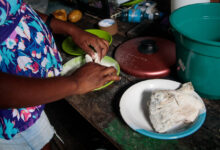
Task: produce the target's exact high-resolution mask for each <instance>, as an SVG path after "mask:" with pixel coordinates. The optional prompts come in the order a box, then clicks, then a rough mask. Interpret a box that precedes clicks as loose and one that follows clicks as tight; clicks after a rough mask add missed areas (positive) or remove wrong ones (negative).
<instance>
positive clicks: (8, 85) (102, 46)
mask: <svg viewBox="0 0 220 150" xmlns="http://www.w3.org/2000/svg"><path fill="white" fill-rule="evenodd" d="M39 14H40V16H41V17H42V19H43V20H44V21H45V20H46V18H47V16H46V15H43V14H41V13H39ZM51 27H52V29H53V31H54V33H58V34H69V35H71V36H72V38H73V40H74V42H75V43H76V44H78V45H79V46H80V47H81V48H83V49H84V50H85V51H86V52H87V53H89V54H90V55H93V50H92V49H91V48H90V47H89V46H88V45H92V46H93V47H94V48H95V49H96V50H97V52H98V54H99V55H100V56H101V57H103V56H105V55H106V53H107V51H108V43H107V42H106V41H105V40H103V39H100V38H97V37H96V36H94V35H92V34H90V33H87V32H85V31H83V30H81V29H80V28H78V27H76V26H75V25H73V24H71V23H68V22H63V21H59V20H57V19H52V21H51ZM112 80H114V81H117V80H120V77H119V76H117V75H116V70H115V68H113V67H104V66H101V65H98V64H95V63H88V64H85V65H84V66H83V67H81V68H79V69H78V70H76V71H75V72H74V73H73V74H72V75H71V76H68V77H67V76H65V77H64V76H63V77H53V78H45V79H36V78H27V77H21V76H15V75H9V74H5V73H1V72H0V108H20V107H27V106H36V105H40V104H46V103H50V102H54V101H57V100H60V99H62V98H64V97H66V96H70V95H76V94H84V93H87V92H90V91H92V90H94V89H96V88H98V87H100V86H102V85H104V84H105V83H106V82H109V81H112Z"/></svg>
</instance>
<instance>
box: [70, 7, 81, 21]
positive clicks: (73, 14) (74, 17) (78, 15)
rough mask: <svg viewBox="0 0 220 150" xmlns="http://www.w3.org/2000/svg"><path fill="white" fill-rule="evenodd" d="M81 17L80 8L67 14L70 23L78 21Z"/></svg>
mask: <svg viewBox="0 0 220 150" xmlns="http://www.w3.org/2000/svg"><path fill="white" fill-rule="evenodd" d="M81 18H82V12H81V11H80V10H73V11H71V12H70V13H69V14H68V20H69V21H70V22H72V23H75V22H77V21H79V20H80V19H81Z"/></svg>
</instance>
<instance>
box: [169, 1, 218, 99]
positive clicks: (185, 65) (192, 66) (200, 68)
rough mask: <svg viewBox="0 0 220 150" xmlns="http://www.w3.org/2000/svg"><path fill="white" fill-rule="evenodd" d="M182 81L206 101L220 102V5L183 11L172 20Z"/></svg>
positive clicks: (193, 5)
mask: <svg viewBox="0 0 220 150" xmlns="http://www.w3.org/2000/svg"><path fill="white" fill-rule="evenodd" d="M170 24H171V26H172V29H173V34H174V37H175V41H176V55H177V65H178V71H177V74H178V77H179V78H180V79H181V80H182V81H183V82H188V81H191V82H192V84H193V86H194V88H195V90H196V91H197V92H198V93H199V94H200V95H201V96H202V97H204V98H208V99H220V3H199V4H192V5H187V6H184V7H181V8H179V9H177V10H175V11H174V12H173V13H172V14H171V16H170Z"/></svg>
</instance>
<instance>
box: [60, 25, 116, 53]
mask: <svg viewBox="0 0 220 150" xmlns="http://www.w3.org/2000/svg"><path fill="white" fill-rule="evenodd" d="M85 31H86V32H89V33H91V34H94V35H96V36H98V37H99V38H102V39H105V40H106V41H108V42H109V45H111V43H112V36H111V35H110V34H109V33H108V32H106V31H103V30H99V29H86V30H85ZM62 49H63V51H64V52H66V53H67V54H70V55H76V56H79V55H83V54H85V52H84V51H83V50H82V49H81V48H79V47H78V46H77V45H76V44H75V43H74V42H73V41H72V38H71V37H70V36H69V37H67V38H66V39H65V40H64V41H63V43H62Z"/></svg>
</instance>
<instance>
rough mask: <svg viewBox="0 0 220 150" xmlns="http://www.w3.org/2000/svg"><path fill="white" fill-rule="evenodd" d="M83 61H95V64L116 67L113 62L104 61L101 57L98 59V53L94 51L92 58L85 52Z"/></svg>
mask: <svg viewBox="0 0 220 150" xmlns="http://www.w3.org/2000/svg"><path fill="white" fill-rule="evenodd" d="M85 61H86V63H88V62H95V63H97V64H100V65H102V66H106V67H111V66H113V67H115V69H117V67H116V66H115V65H114V63H111V62H108V61H105V60H104V59H102V60H101V61H100V59H99V56H98V53H95V55H94V60H93V59H92V57H91V56H90V55H89V54H86V55H85Z"/></svg>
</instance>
